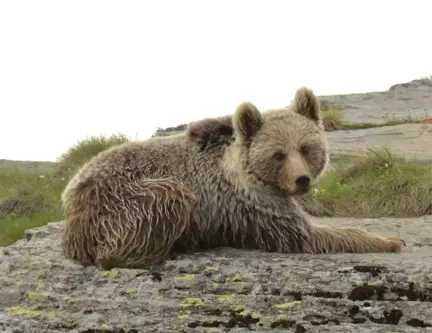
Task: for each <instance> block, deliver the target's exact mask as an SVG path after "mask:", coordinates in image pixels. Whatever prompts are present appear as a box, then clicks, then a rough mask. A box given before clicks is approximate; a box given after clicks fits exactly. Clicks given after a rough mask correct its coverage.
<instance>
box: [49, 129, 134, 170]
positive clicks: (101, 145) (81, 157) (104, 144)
mask: <svg viewBox="0 0 432 333" xmlns="http://www.w3.org/2000/svg"><path fill="white" fill-rule="evenodd" d="M129 141H130V138H129V137H127V136H126V135H123V134H113V135H111V136H108V137H106V136H92V137H90V138H87V139H84V140H81V141H78V142H77V143H76V144H75V145H73V146H72V147H71V148H69V149H68V150H67V151H66V152H65V153H63V154H62V155H61V156H60V157H59V159H58V172H59V174H60V175H62V176H70V175H71V174H74V173H75V172H76V171H77V170H78V168H79V167H81V166H82V165H83V164H84V163H85V162H87V161H88V160H90V159H91V158H92V157H93V156H96V155H97V154H99V153H100V152H102V151H104V150H106V149H108V148H110V147H113V146H116V145H119V144H122V143H125V142H129Z"/></svg>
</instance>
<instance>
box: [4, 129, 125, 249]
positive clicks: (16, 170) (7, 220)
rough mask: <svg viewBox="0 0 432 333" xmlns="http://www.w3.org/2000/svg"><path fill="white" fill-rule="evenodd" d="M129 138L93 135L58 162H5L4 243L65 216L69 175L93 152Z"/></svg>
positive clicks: (80, 142)
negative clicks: (62, 199)
mask: <svg viewBox="0 0 432 333" xmlns="http://www.w3.org/2000/svg"><path fill="white" fill-rule="evenodd" d="M127 141H130V139H129V138H128V137H126V136H124V135H122V134H114V135H112V136H109V137H103V136H99V137H90V138H87V139H84V140H81V141H78V142H77V143H76V144H75V145H73V146H72V147H71V148H70V149H68V150H67V151H66V152H65V153H64V154H62V155H61V156H60V158H59V161H58V163H49V164H46V163H45V162H41V163H40V165H39V166H38V165H37V162H31V163H28V162H24V161H23V162H21V161H9V162H8V163H3V166H2V167H1V168H0V184H1V185H2V186H1V187H0V246H5V245H9V244H12V243H13V242H15V241H16V240H18V239H20V238H23V236H24V231H25V230H26V229H31V228H35V227H39V226H42V225H45V224H47V223H48V222H54V221H60V220H62V219H63V218H64V216H63V212H62V208H61V203H60V197H61V193H62V191H63V189H64V187H65V185H66V184H67V181H68V179H69V177H70V176H71V175H72V174H73V173H74V172H75V171H76V170H77V169H78V168H79V167H80V166H81V165H83V164H84V163H85V162H86V161H88V160H89V159H90V158H91V157H92V156H95V155H97V154H98V153H99V152H101V151H103V150H105V149H107V148H109V147H112V146H115V145H118V144H121V143H124V142H127ZM23 165H25V167H23ZM43 166H46V167H45V168H44V167H43Z"/></svg>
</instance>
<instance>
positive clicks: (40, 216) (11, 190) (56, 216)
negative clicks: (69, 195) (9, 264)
mask: <svg viewBox="0 0 432 333" xmlns="http://www.w3.org/2000/svg"><path fill="white" fill-rule="evenodd" d="M0 184H2V186H1V188H0V246H4V245H8V244H11V243H13V242H14V241H16V240H17V239H19V238H22V237H23V236H24V230H26V229H30V228H35V227H38V226H42V225H45V224H46V223H48V222H53V221H59V220H61V219H62V212H61V207H60V194H61V191H62V189H63V187H64V185H65V181H64V180H62V179H61V178H59V177H56V176H55V175H53V174H52V173H45V174H36V173H34V172H32V171H28V172H23V171H22V170H16V169H9V168H2V169H0Z"/></svg>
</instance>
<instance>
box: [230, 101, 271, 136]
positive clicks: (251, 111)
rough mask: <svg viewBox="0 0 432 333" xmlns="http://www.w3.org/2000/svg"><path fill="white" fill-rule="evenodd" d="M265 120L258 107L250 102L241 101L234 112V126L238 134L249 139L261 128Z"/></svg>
mask: <svg viewBox="0 0 432 333" xmlns="http://www.w3.org/2000/svg"><path fill="white" fill-rule="evenodd" d="M263 122H264V120H263V117H262V115H261V113H260V112H259V110H258V108H257V107H256V106H255V105H253V104H252V103H249V102H243V103H241V104H240V105H239V106H238V107H237V109H236V112H235V114H234V118H233V126H234V130H235V133H236V135H239V136H240V137H241V138H244V139H248V138H251V137H253V136H254V135H255V134H256V132H258V130H259V129H260V128H261V126H262V124H263Z"/></svg>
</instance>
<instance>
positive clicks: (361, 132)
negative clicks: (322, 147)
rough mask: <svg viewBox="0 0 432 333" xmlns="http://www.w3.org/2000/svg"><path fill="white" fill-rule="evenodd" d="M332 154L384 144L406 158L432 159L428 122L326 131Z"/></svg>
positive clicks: (354, 152)
mask: <svg viewBox="0 0 432 333" xmlns="http://www.w3.org/2000/svg"><path fill="white" fill-rule="evenodd" d="M327 138H328V141H329V148H330V151H331V153H332V154H334V155H339V154H348V155H359V154H364V153H365V152H367V149H368V148H374V147H386V148H389V149H390V150H391V152H392V153H394V154H397V155H401V156H404V157H406V158H410V159H411V158H412V159H418V160H426V161H432V124H403V125H395V126H385V127H375V128H366V129H355V130H348V131H342V130H340V131H334V132H327Z"/></svg>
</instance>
